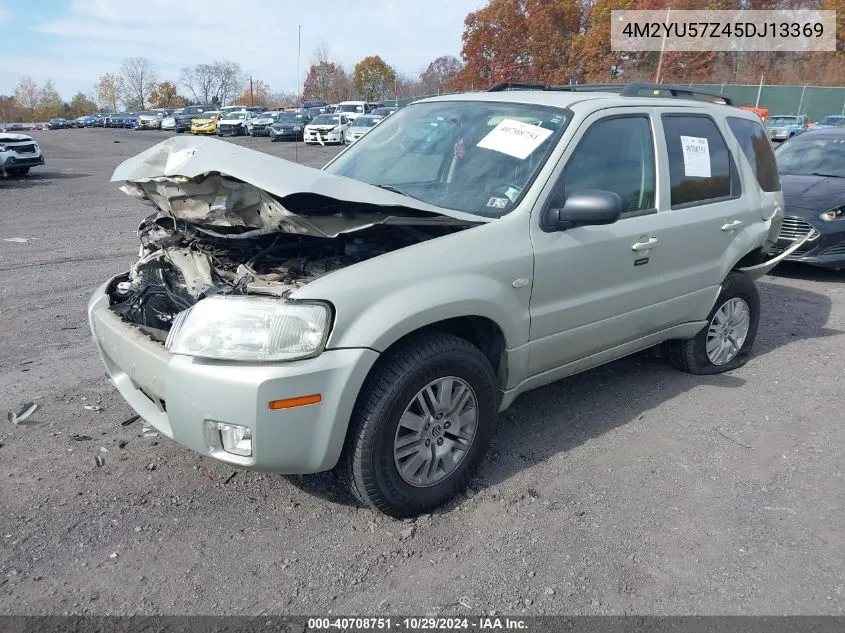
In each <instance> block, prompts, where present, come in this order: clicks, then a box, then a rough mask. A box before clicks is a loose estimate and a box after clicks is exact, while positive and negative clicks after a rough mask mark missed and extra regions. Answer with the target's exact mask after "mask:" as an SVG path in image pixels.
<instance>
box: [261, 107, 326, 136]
mask: <svg viewBox="0 0 845 633" xmlns="http://www.w3.org/2000/svg"><path fill="white" fill-rule="evenodd" d="M317 116H322V115H319V114H318V115H317ZM311 120H312V119H311V117H310V116H308V115H307V114H305V113H304V112H301V113H300V112H280V113H279V116H277V117H276V120H275V121H274V122H273V123H272V125H270V127H269V128H268V134H269V136H270V140H271V141H297V140H299V141H301V140H302V139H303V137H304V135H305V126H306V125H308V124H309V123H311Z"/></svg>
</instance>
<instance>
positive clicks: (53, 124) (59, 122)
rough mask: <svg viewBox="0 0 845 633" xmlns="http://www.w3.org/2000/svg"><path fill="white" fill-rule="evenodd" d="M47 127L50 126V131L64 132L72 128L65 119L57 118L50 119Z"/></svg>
mask: <svg viewBox="0 0 845 633" xmlns="http://www.w3.org/2000/svg"><path fill="white" fill-rule="evenodd" d="M47 125H49V126H50V128H49V129H51V130H66V129H69V128H72V127H73V123H71V122H70V121H68V120H67V119H62V118H58V117H57V118H55V119H50V121H49V122H48V123H47Z"/></svg>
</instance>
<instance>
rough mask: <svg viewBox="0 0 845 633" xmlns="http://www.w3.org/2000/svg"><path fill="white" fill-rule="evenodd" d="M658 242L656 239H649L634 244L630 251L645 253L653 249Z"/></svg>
mask: <svg viewBox="0 0 845 633" xmlns="http://www.w3.org/2000/svg"><path fill="white" fill-rule="evenodd" d="M658 242H660V240H658V239H657V238H656V237H650V238H648V239H647V240H646V241H645V242H636V243H635V244H634V245H633V246H632V247H631V250H634V251H647V250H650V249H652V248H655V247H656V246H657V244H658Z"/></svg>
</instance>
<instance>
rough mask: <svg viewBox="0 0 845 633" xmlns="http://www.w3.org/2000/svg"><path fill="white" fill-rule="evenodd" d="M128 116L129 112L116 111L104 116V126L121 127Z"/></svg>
mask: <svg viewBox="0 0 845 633" xmlns="http://www.w3.org/2000/svg"><path fill="white" fill-rule="evenodd" d="M129 116H130V113H129V112H116V113H115V114H110V115H109V116H108V117H106V122H105V126H106V127H123V123H124V122H125V121H126V118H127V117H129Z"/></svg>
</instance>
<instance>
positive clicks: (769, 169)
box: [728, 116, 780, 191]
mask: <svg viewBox="0 0 845 633" xmlns="http://www.w3.org/2000/svg"><path fill="white" fill-rule="evenodd" d="M728 127H730V128H731V132H732V133H733V135H734V136H735V137H736V140H737V141H739V145H740V147H741V148H742V153H743V154H745V157H746V158H747V159H748V162H749V163H751V168H752V169H753V170H754V174H755V175H756V176H757V182H758V183H759V185H760V188H761V189H762V190H763V191H780V176H779V175H778V166H777V161H776V159H775V153H774V150H772V144H771V142H770V141H769V136H768V135H767V134H766V130H765V129H764V128H763V126H762V124H760V123H757V122H756V121H749V120H748V119H741V118H739V117H732V116H729V117H728Z"/></svg>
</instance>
